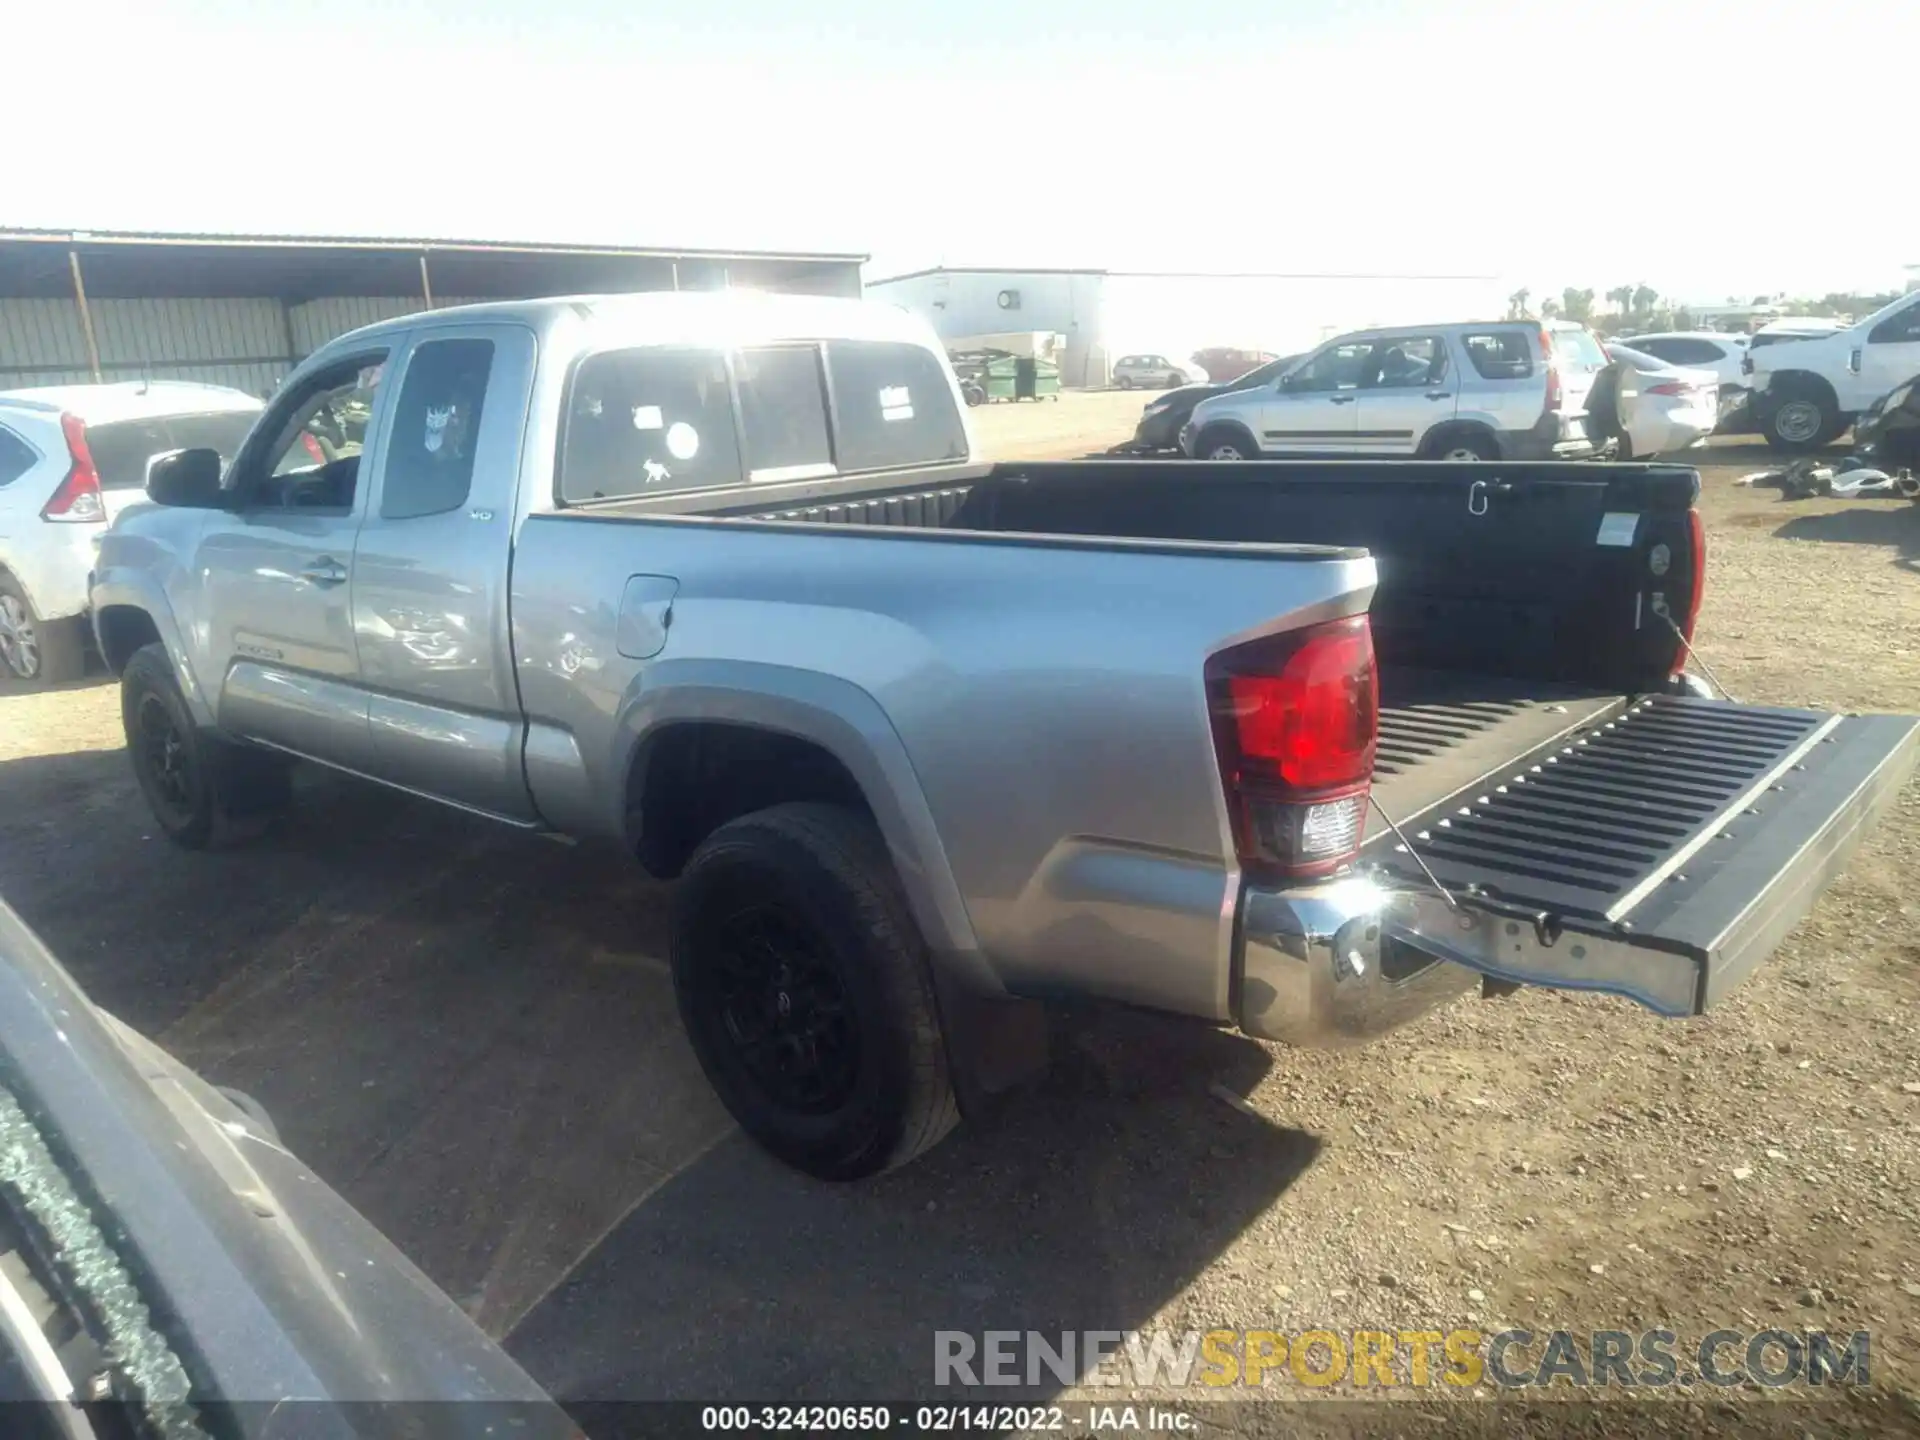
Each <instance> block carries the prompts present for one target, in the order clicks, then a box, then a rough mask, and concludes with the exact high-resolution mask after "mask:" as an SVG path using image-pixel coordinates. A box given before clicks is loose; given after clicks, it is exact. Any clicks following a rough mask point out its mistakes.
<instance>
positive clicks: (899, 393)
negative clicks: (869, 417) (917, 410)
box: [880, 385, 913, 420]
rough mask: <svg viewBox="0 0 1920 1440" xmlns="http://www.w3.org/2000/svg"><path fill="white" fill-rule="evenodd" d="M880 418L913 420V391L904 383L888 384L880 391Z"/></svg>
mask: <svg viewBox="0 0 1920 1440" xmlns="http://www.w3.org/2000/svg"><path fill="white" fill-rule="evenodd" d="M880 418H881V419H882V420H911V419H912V418H913V392H912V391H910V390H909V389H907V387H906V386H904V385H888V386H885V387H884V388H882V390H881V391H880Z"/></svg>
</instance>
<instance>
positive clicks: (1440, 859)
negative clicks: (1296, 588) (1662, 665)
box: [1233, 700, 1920, 1047]
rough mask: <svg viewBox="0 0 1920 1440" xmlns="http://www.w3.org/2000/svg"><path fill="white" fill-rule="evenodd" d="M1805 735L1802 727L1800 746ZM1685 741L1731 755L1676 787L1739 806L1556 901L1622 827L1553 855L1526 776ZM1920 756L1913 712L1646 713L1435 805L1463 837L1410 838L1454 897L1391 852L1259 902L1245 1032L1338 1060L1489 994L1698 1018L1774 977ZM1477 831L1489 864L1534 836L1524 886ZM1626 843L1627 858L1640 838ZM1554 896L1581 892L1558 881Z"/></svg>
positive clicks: (1681, 746) (1682, 777)
mask: <svg viewBox="0 0 1920 1440" xmlns="http://www.w3.org/2000/svg"><path fill="white" fill-rule="evenodd" d="M1656 705H1657V708H1655V706H1656ZM1736 713H1744V714H1746V715H1747V716H1749V717H1751V724H1750V725H1748V726H1747V727H1746V728H1745V729H1744V730H1742V729H1741V728H1740V722H1739V721H1737V720H1730V719H1729V717H1730V716H1732V715H1735V714H1736ZM1796 719H1797V720H1800V721H1802V722H1804V723H1803V724H1802V725H1801V727H1800V728H1799V729H1798V730H1796V729H1794V728H1793V722H1794V721H1795V720H1796ZM1636 728H1637V729H1638V732H1639V733H1637V734H1636V733H1635V732H1636ZM1689 735H1693V736H1696V737H1698V736H1704V737H1706V742H1707V745H1708V746H1709V747H1711V746H1714V745H1717V746H1718V755H1719V757H1720V758H1715V757H1711V756H1708V757H1704V758H1703V756H1702V755H1701V754H1694V755H1691V756H1689V755H1686V754H1681V753H1676V754H1674V755H1673V756H1672V757H1671V763H1673V764H1674V765H1675V767H1676V771H1675V775H1674V779H1675V780H1676V781H1677V782H1680V788H1681V789H1682V790H1685V789H1694V790H1697V791H1700V792H1701V793H1705V786H1704V784H1702V783H1697V780H1696V777H1698V776H1700V775H1703V774H1707V773H1708V772H1707V771H1706V770H1691V771H1685V772H1682V771H1680V770H1679V769H1678V766H1680V765H1681V764H1686V763H1697V764H1698V765H1701V766H1712V767H1715V770H1716V772H1719V771H1724V777H1723V778H1725V779H1726V781H1727V783H1726V786H1725V788H1726V790H1727V792H1728V795H1729V798H1727V799H1725V800H1724V801H1723V802H1721V803H1718V804H1717V806H1716V805H1714V804H1711V803H1710V804H1707V805H1706V806H1704V807H1702V809H1701V812H1700V813H1701V817H1702V818H1700V819H1699V820H1697V821H1696V822H1695V823H1693V824H1692V825H1691V826H1690V827H1689V829H1688V830H1687V831H1686V832H1685V834H1684V835H1681V836H1675V837H1672V839H1671V841H1670V843H1667V844H1666V846H1665V848H1664V850H1663V851H1662V853H1661V854H1660V855H1659V856H1658V857H1657V858H1656V859H1655V860H1654V861H1652V862H1649V863H1647V864H1646V865H1644V866H1643V867H1641V868H1640V869H1637V870H1632V871H1626V872H1624V873H1620V874H1617V875H1615V876H1613V877H1612V884H1613V889H1612V890H1611V891H1609V892H1608V893H1605V894H1596V895H1594V897H1593V898H1591V899H1587V900H1575V901H1572V902H1571V903H1562V902H1559V901H1555V902H1553V903H1548V902H1547V901H1545V900H1543V899H1542V896H1543V894H1547V893H1551V892H1552V891H1553V890H1554V889H1555V887H1554V885H1553V884H1552V883H1551V881H1552V878H1553V877H1555V876H1559V877H1562V878H1564V877H1568V876H1572V875H1573V874H1574V873H1575V867H1576V866H1577V865H1579V864H1581V863H1590V862H1587V861H1586V860H1585V857H1583V856H1582V855H1581V854H1580V852H1581V851H1582V850H1583V849H1584V850H1585V851H1588V852H1590V851H1591V850H1592V844H1591V839H1592V836H1593V834H1594V830H1593V827H1594V826H1595V825H1596V824H1597V825H1601V826H1606V825H1609V824H1613V823H1618V824H1619V825H1621V826H1622V827H1623V829H1624V827H1626V826H1627V824H1628V817H1625V816H1623V815H1622V814H1621V813H1620V811H1619V810H1618V809H1616V808H1612V806H1611V803H1610V805H1609V808H1607V809H1602V810H1599V811H1596V815H1598V816H1599V817H1600V818H1599V819H1598V820H1591V819H1588V818H1586V817H1579V818H1578V819H1577V821H1576V824H1577V826H1578V828H1579V830H1580V832H1581V838H1580V839H1578V840H1574V839H1572V838H1569V840H1568V843H1567V844H1566V846H1564V847H1562V846H1559V845H1556V843H1555V836H1554V835H1553V834H1552V833H1551V829H1550V826H1551V823H1552V822H1543V821H1542V820H1541V818H1540V817H1541V815H1542V814H1543V813H1551V812H1543V811H1541V810H1535V811H1534V812H1533V813H1532V816H1531V817H1529V818H1526V819H1524V820H1522V819H1516V818H1502V816H1501V815H1500V813H1499V812H1500V809H1501V807H1502V805H1503V804H1507V803H1509V802H1514V801H1515V799H1516V797H1517V796H1518V794H1519V793H1520V792H1521V791H1523V790H1524V789H1525V788H1526V787H1525V783H1524V782H1525V777H1526V776H1528V775H1529V774H1540V775H1542V777H1543V778H1542V779H1541V780H1538V781H1535V782H1534V787H1535V788H1536V789H1542V790H1544V789H1546V788H1547V787H1550V786H1551V785H1552V784H1553V783H1554V779H1553V776H1552V774H1551V773H1549V772H1548V771H1547V770H1546V768H1545V767H1546V766H1547V765H1551V764H1554V763H1556V761H1559V760H1564V761H1565V765H1564V766H1563V769H1565V770H1567V771H1568V772H1569V773H1570V772H1571V771H1572V769H1573V767H1576V766H1580V765H1594V766H1596V767H1611V766H1624V765H1627V764H1629V763H1635V762H1637V761H1638V760H1639V759H1640V758H1641V757H1644V756H1645V755H1646V754H1648V753H1650V750H1651V749H1652V748H1655V747H1663V746H1664V747H1669V748H1671V749H1673V750H1674V751H1676V752H1681V751H1685V750H1686V749H1687V746H1686V744H1685V741H1686V738H1687V737H1688V736H1689ZM1764 735H1773V736H1776V737H1778V743H1777V744H1775V745H1774V746H1773V748H1771V749H1770V750H1767V751H1766V752H1765V753H1762V747H1761V743H1760V741H1759V740H1758V739H1756V738H1754V737H1756V736H1764ZM1729 736H1732V737H1733V738H1732V739H1731V740H1729V739H1728V737H1729ZM1610 744H1611V745H1612V746H1613V747H1614V748H1615V750H1616V753H1615V754H1614V755H1612V756H1609V755H1608V754H1607V753H1606V750H1607V748H1608V747H1609V745H1610ZM1694 748H1695V750H1696V751H1699V750H1701V749H1702V748H1703V747H1701V746H1695V747H1694ZM1916 751H1920V720H1916V719H1914V718H1912V717H1908V716H1897V715H1872V716H1847V717H1835V716H1820V715H1815V714H1812V713H1811V712H1806V711H1788V710H1776V709H1772V708H1767V707H1749V706H1735V705H1731V704H1730V703H1729V702H1725V701H1710V700H1706V701H1703V700H1686V701H1672V702H1655V704H1653V705H1650V704H1649V703H1647V702H1643V703H1642V704H1641V705H1639V706H1636V707H1635V709H1634V710H1633V711H1631V712H1629V713H1628V714H1627V715H1626V716H1625V717H1624V718H1623V719H1622V720H1621V721H1618V722H1614V723H1610V724H1608V725H1607V726H1606V727H1604V730H1601V731H1597V732H1595V733H1594V734H1593V735H1591V736H1589V737H1587V738H1586V739H1583V740H1581V741H1577V742H1575V744H1574V745H1573V746H1569V747H1567V748H1566V749H1564V750H1562V751H1561V752H1559V753H1558V754H1557V755H1556V756H1555V757H1553V758H1552V759H1545V760H1543V763H1542V764H1539V765H1529V766H1522V767H1517V768H1519V769H1520V771H1521V773H1519V774H1516V775H1514V776H1513V777H1512V778H1511V779H1510V780H1509V781H1508V782H1507V783H1505V784H1498V783H1493V782H1482V784H1483V787H1490V788H1488V789H1487V790H1486V793H1483V794H1481V795H1479V796H1468V797H1466V798H1467V802H1468V803H1467V804H1465V805H1464V806H1463V805H1461V804H1460V803H1459V801H1460V799H1461V798H1462V797H1455V799H1454V800H1450V801H1448V802H1447V803H1446V804H1445V805H1443V806H1439V807H1436V809H1435V812H1434V813H1437V814H1444V815H1446V816H1447V817H1448V820H1447V822H1446V823H1447V824H1448V825H1449V826H1452V825H1454V823H1455V821H1456V819H1458V821H1459V824H1458V828H1455V829H1449V830H1444V831H1443V830H1442V829H1441V828H1440V822H1437V821H1436V822H1434V825H1433V827H1432V828H1431V829H1425V830H1423V829H1421V828H1420V826H1419V825H1418V824H1417V823H1416V825H1414V826H1413V827H1409V828H1408V833H1409V834H1410V835H1412V836H1413V837H1414V843H1415V846H1416V848H1419V847H1421V846H1422V845H1430V846H1431V849H1430V850H1426V851H1423V858H1429V859H1430V860H1431V862H1432V865H1433V868H1434V869H1435V870H1436V871H1437V872H1438V873H1439V874H1440V876H1441V877H1442V880H1443V883H1445V884H1446V885H1447V886H1448V889H1449V892H1450V893H1449V895H1447V896H1443V895H1441V894H1440V893H1439V892H1437V891H1436V890H1435V889H1434V888H1433V887H1432V885H1431V884H1430V883H1428V882H1426V881H1425V880H1424V875H1423V872H1421V871H1420V870H1419V868H1418V867H1417V866H1415V865H1413V864H1412V862H1411V861H1410V860H1409V858H1408V857H1406V856H1405V855H1404V854H1402V853H1395V852H1397V851H1398V850H1399V847H1398V846H1389V847H1388V848H1387V851H1386V853H1384V854H1382V855H1380V856H1378V857H1375V856H1372V855H1363V859H1362V869H1361V870H1360V871H1359V872H1358V873H1356V874H1354V875H1353V876H1350V877H1348V878H1345V879H1341V880H1338V881H1334V882H1331V883H1328V884H1323V885H1318V886H1310V887H1304V888H1299V889H1288V890H1269V889H1260V888H1251V889H1249V890H1248V891H1247V892H1246V893H1245V894H1244V896H1243V898H1242V904H1241V910H1240V920H1239V924H1238V926H1237V934H1236V945H1235V954H1234V985H1233V995H1234V997H1235V998H1234V1010H1235V1018H1236V1019H1237V1021H1238V1023H1239V1025H1240V1027H1241V1028H1242V1029H1243V1030H1245V1031H1247V1032H1248V1033H1249V1034H1252V1035H1256V1036H1259V1037H1261V1038H1264V1039H1270V1040H1282V1041H1286V1042H1288V1043H1291V1044H1295V1045H1301V1046H1311V1047H1331V1046H1338V1045H1343V1044H1350V1043H1355V1042H1358V1041H1364V1040H1368V1039H1371V1038H1373V1037H1375V1036H1377V1035H1380V1034H1382V1033H1384V1032H1386V1031H1388V1030H1391V1029H1393V1028H1394V1027H1395V1026H1398V1025H1401V1024H1403V1023H1405V1022H1406V1021H1408V1020H1411V1019H1414V1018H1416V1017H1417V1016H1419V1015H1421V1014H1423V1013H1425V1012H1426V1011H1427V1010H1430V1009H1432V1008H1433V1007H1434V1006H1435V1005H1438V1004H1440V1003H1442V1002H1444V1001H1446V1000H1449V999H1451V998H1453V997H1455V996H1457V995H1459V994H1460V993H1461V992H1462V991H1464V990H1467V989H1469V988H1471V987H1473V986H1474V985H1476V984H1478V983H1480V982H1481V981H1482V980H1483V979H1492V980H1495V981H1504V982H1513V983H1519V984H1528V985H1542V986H1546V987H1548V988H1552V989H1561V990H1594V991H1600V992H1604V993H1608V994H1614V995H1621V996H1625V997H1626V998H1628V999H1631V1000H1635V1001H1637V1002H1639V1003H1640V1004H1642V1005H1644V1006H1646V1007H1647V1008H1649V1009H1651V1010H1654V1011H1656V1012H1657V1013H1659V1014H1662V1015H1669V1016H1683V1015H1697V1014H1700V1013H1702V1012H1704V1011H1705V1010H1707V1009H1708V1008H1709V1007H1711V1006H1713V1005H1716V1004H1718V1003H1719V1002H1720V1001H1721V1000H1723V999H1724V998H1725V997H1726V996H1727V995H1728V994H1729V993H1730V992H1731V991H1732V990H1733V989H1734V988H1735V987H1736V986H1737V985H1739V984H1740V982H1741V981H1742V980H1744V979H1745V978H1746V976H1747V975H1748V974H1749V973H1751V972H1752V971H1753V970H1754V969H1756V968H1757V967H1758V966H1759V965H1760V964H1762V963H1763V962H1764V961H1765V960H1766V959H1767V957H1768V956H1770V955H1771V954H1772V953H1773V951H1774V949H1775V948H1776V947H1777V946H1778V945H1779V943H1780V942H1781V940H1782V939H1784V938H1785V937H1786V935H1787V933H1788V932H1789V931H1790V930H1791V929H1792V928H1793V926H1794V925H1795V924H1796V923H1798V921H1799V920H1800V919H1801V917H1802V916H1804V915H1805V914H1806V913H1807V911H1808V910H1809V909H1811V908H1812V906H1813V903H1814V901H1815V900H1817V899H1818V898H1819V896H1820V894H1821V892H1822V891H1823V890H1824V889H1825V888H1826V886H1827V885H1828V883H1829V882H1830V881H1831V880H1832V879H1833V878H1834V876H1835V875H1836V874H1838V873H1839V871H1840V869H1841V868H1842V866H1843V865H1844V864H1845V863H1846V860H1847V857H1848V856H1849V855H1850V854H1851V853H1852V851H1853V849H1854V847H1855V845H1857V844H1858V843H1859V841H1860V839H1861V837H1862V836H1864V835H1865V834H1866V832H1867V830H1868V829H1869V828H1871V826H1872V825H1873V823H1874V821H1875V820H1876V819H1877V818H1878V816H1879V814H1880V812H1881V811H1882V810H1884V809H1885V808H1886V807H1887V806H1888V805H1890V804H1891V803H1892V802H1893V800H1894V798H1895V797H1896V796H1897V795H1898V794H1899V793H1900V790H1901V787H1902V785H1903V784H1904V783H1905V780H1906V778H1907V776H1908V774H1909V773H1910V772H1911V770H1912V768H1913V765H1914V761H1915V755H1916ZM1725 757H1731V758H1725ZM1536 758H1538V757H1536ZM1743 766H1744V767H1745V768H1744V769H1741V767H1743ZM1615 773H1616V774H1618V773H1620V772H1619V771H1617V770H1616V772H1615ZM1632 783H1644V782H1638V781H1636V782H1632ZM1476 788H1482V787H1476ZM1648 788H1649V789H1652V788H1654V787H1652V786H1649V787H1648ZM1649 798H1653V797H1651V796H1650V797H1649ZM1525 803H1528V804H1531V803H1532V802H1525ZM1554 803H1555V805H1556V806H1557V804H1558V801H1555V802H1554ZM1762 817H1764V818H1762ZM1668 818H1669V817H1668V816H1667V815H1663V817H1662V819H1663V823H1666V821H1667V820H1668ZM1476 821H1478V822H1479V823H1481V824H1483V825H1485V826H1486V827H1487V829H1488V830H1489V831H1492V832H1494V833H1496V834H1497V833H1499V832H1500V831H1501V830H1505V831H1506V834H1505V836H1504V842H1505V843H1502V844H1501V845H1499V846H1494V845H1492V844H1489V847H1488V850H1487V852H1486V853H1489V854H1493V855H1495V856H1498V855H1500V854H1501V853H1503V851H1505V850H1507V849H1509V848H1510V842H1511V840H1512V837H1513V834H1514V833H1515V831H1516V829H1523V828H1524V827H1525V826H1533V827H1535V828H1534V830H1533V834H1532V838H1530V839H1529V840H1528V841H1527V850H1526V854H1525V858H1524V859H1523V860H1522V861H1520V862H1518V864H1516V867H1515V868H1514V869H1512V870H1507V869H1504V868H1502V867H1501V865H1500V864H1499V862H1498V860H1496V861H1495V862H1494V863H1493V864H1492V865H1485V864H1483V865H1482V866H1481V868H1479V869H1477V870H1476V869H1475V868H1474V865H1473V863H1472V861H1471V854H1472V843H1471V837H1472V835H1473V826H1474V824H1475V823H1476ZM1510 827H1511V828H1510ZM1667 828H1669V829H1672V828H1673V826H1672V825H1670V824H1669V825H1668V827H1667ZM1436 837H1437V838H1436ZM1456 837H1461V838H1456ZM1609 838H1611V836H1609ZM1620 843H1621V844H1622V849H1621V852H1620V853H1626V850H1625V846H1626V845H1628V844H1631V842H1630V841H1628V842H1620ZM1375 848H1376V849H1378V848H1379V847H1378V846H1376V847H1375ZM1463 856H1464V857H1468V858H1467V859H1463V858H1462V857H1463ZM1508 863H1514V862H1508ZM1522 867H1524V869H1523V868H1522ZM1590 873H1591V872H1590ZM1475 875H1478V876H1479V878H1478V879H1477V880H1476V879H1474V878H1471V877H1473V876H1475ZM1530 876H1531V877H1532V878H1531V879H1530V878H1529V877H1530ZM1542 876H1544V877H1548V879H1547V881H1545V882H1543V881H1542V880H1541V879H1540V877H1542ZM1559 891H1560V893H1561V894H1563V895H1564V894H1568V893H1571V892H1570V891H1568V889H1567V887H1566V886H1565V885H1564V884H1562V885H1561V886H1560V887H1559Z"/></svg>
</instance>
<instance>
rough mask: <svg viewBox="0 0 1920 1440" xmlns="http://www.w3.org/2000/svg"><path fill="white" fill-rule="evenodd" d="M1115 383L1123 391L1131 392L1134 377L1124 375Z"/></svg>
mask: <svg viewBox="0 0 1920 1440" xmlns="http://www.w3.org/2000/svg"><path fill="white" fill-rule="evenodd" d="M1113 383H1114V384H1115V385H1118V386H1119V387H1120V388H1121V389H1122V390H1131V389H1132V388H1133V377H1132V376H1131V375H1122V376H1120V377H1119V378H1118V379H1117V380H1115V381H1114V382H1113Z"/></svg>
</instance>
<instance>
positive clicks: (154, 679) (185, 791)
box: [120, 645, 291, 850]
mask: <svg viewBox="0 0 1920 1440" xmlns="http://www.w3.org/2000/svg"><path fill="white" fill-rule="evenodd" d="M120 721H121V726H122V728H123V729H124V731H125V733H126V737H127V756H128V758H129V759H130V760H131V761H132V764H133V777H134V779H135V780H136V781H137V782H138V783H139V786H140V792H141V794H143V795H144V796H145V797H146V801H147V808H148V809H150V810H152V812H153V818H154V820H155V821H156V822H157V823H158V824H159V826H160V828H161V830H162V831H163V832H164V833H165V834H166V837H167V838H168V839H169V840H171V841H173V842H174V844H176V845H179V846H182V847H184V848H185V849H188V850H203V849H205V848H206V847H207V846H209V845H211V844H214V843H216V842H217V841H220V840H224V839H229V838H234V837H235V836H236V835H237V834H238V833H239V832H241V831H243V830H244V829H245V828H246V825H247V822H249V821H252V820H255V819H256V818H257V817H260V816H262V815H264V814H266V813H267V812H268V811H271V810H274V809H277V808H278V807H280V806H281V805H284V804H285V803H286V801H287V799H288V796H289V794H290V793H291V781H290V776H289V773H288V765H287V762H285V761H284V760H282V759H281V757H279V756H277V755H269V754H267V753H265V752H264V751H258V750H247V749H243V748H241V747H240V746H237V745H235V744H233V743H232V742H230V741H226V740H223V739H221V738H220V737H219V736H217V735H213V734H210V733H208V732H207V731H205V730H202V729H201V728H200V727H199V726H197V725H196V724H194V721H193V714H192V712H191V711H190V710H188V709H187V702H186V700H185V698H184V697H183V696H182V695H181V694H180V684H179V682H178V681H177V680H175V679H174V678H173V665H172V663H171V662H170V661H169V660H168V659H167V651H166V647H165V646H164V645H148V646H145V647H143V648H141V649H140V650H137V651H135V652H134V655H133V658H132V659H131V660H129V661H128V662H127V666H126V669H125V670H123V671H122V672H121V674H120Z"/></svg>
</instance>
